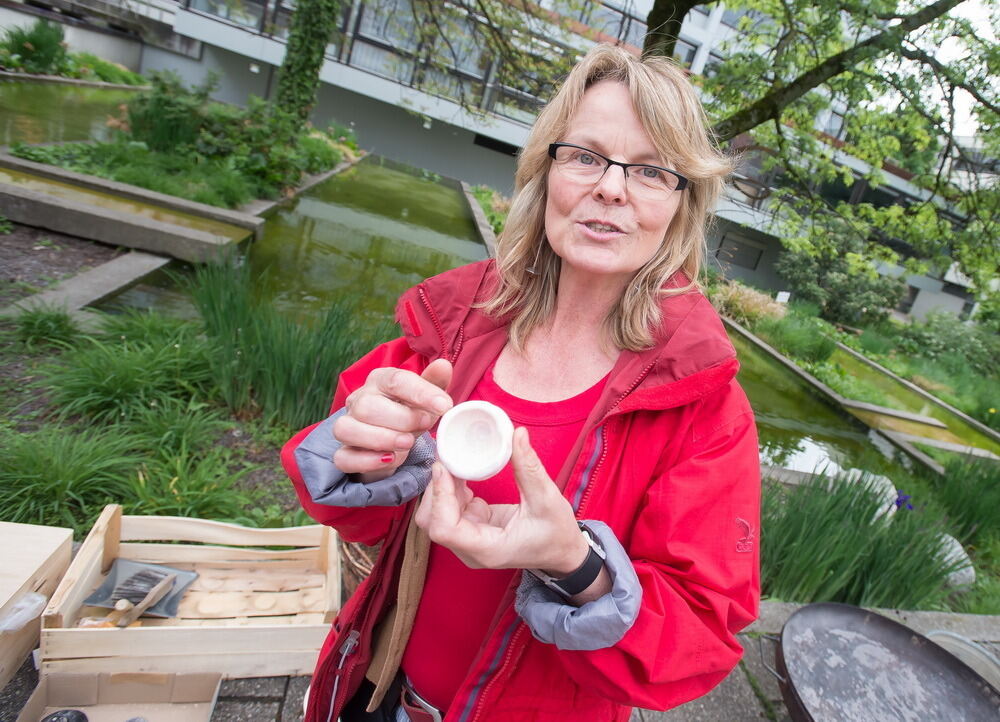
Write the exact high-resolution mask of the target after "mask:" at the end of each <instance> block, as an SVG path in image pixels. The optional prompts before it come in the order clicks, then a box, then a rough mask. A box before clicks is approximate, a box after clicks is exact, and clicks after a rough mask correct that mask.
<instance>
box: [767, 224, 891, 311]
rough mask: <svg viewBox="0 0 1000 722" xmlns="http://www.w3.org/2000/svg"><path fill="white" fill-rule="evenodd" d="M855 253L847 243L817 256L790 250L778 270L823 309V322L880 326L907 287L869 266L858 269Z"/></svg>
mask: <svg viewBox="0 0 1000 722" xmlns="http://www.w3.org/2000/svg"><path fill="white" fill-rule="evenodd" d="M851 250H852V249H851V246H850V243H849V242H848V241H846V240H844V241H843V242H837V241H834V242H832V243H831V244H830V245H829V247H827V248H825V249H823V250H820V251H817V252H816V253H815V254H811V253H804V252H796V251H791V250H786V251H783V252H782V253H781V254H780V255H779V256H778V261H777V263H776V264H775V269H776V270H777V272H778V274H779V275H780V276H781V277H782V278H784V279H785V280H786V281H788V283H789V284H790V285H791V287H792V289H793V290H794V291H795V293H796V294H798V296H799V297H801V298H802V299H804V300H807V301H812V302H813V303H815V304H817V305H818V306H819V307H820V308H821V309H822V315H823V318H825V319H827V320H829V321H834V322H837V323H844V324H849V325H854V326H857V325H866V324H872V323H877V322H879V321H882V320H884V319H885V318H887V317H888V315H889V310H890V309H892V308H894V307H895V306H896V305H897V304H898V303H899V301H900V299H901V298H902V297H903V292H904V290H905V288H906V284H905V283H903V281H901V280H899V279H895V278H890V277H888V276H881V275H879V274H878V273H876V272H875V270H874V268H872V267H870V266H869V265H863V266H862V267H856V264H852V259H853V258H856V256H857V254H855V253H851V252H850V251H851Z"/></svg>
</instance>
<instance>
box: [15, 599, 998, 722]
mask: <svg viewBox="0 0 1000 722" xmlns="http://www.w3.org/2000/svg"><path fill="white" fill-rule="evenodd" d="M799 608H800V605H796V604H780V603H772V602H765V603H764V604H762V605H761V616H760V619H758V621H757V622H755V623H754V624H753V625H752V626H751V627H750V629H749V630H748V632H747V633H745V634H741V635H740V643H741V644H742V645H743V648H744V655H743V660H742V661H741V662H740V664H739V665H738V666H737V667H736V669H734V670H733V671H732V672H731V673H730V675H729V676H728V677H726V679H725V680H723V682H722V683H721V684H719V686H718V687H716V688H715V689H714V690H712V691H711V692H710V693H708V694H707V695H705V696H704V697H702V698H700V699H697V700H694V701H692V702H689V703H688V704H685V705H682V706H681V707H677V708H675V709H672V710H668V711H666V712H659V711H653V710H643V709H636V710H635V711H634V712H633V713H632V718H631V722H759V721H760V720H771V721H772V722H790V719H791V718H790V716H789V714H788V710H787V709H786V708H785V705H784V702H783V701H782V699H781V690H780V689H779V687H778V682H777V680H776V679H775V678H774V676H773V675H772V674H771V673H770V672H769V671H768V670H767V667H766V666H765V661H766V663H767V665H772V666H773V664H774V645H773V643H771V642H770V641H768V640H767V639H766V638H765V639H763V640H761V641H760V642H758V638H759V637H760V636H761V635H762V634H773V633H778V632H780V631H781V627H782V626H783V625H784V623H785V621H786V620H787V619H788V617H789V616H791V614H793V613H794V612H795V611H796V610H797V609H799ZM879 611H880V612H882V613H883V614H886V615H887V616H890V617H892V618H895V619H898V620H899V621H902V622H904V623H906V624H907V625H908V626H910V627H911V628H913V629H915V630H917V631H920V632H921V633H927V632H929V631H932V630H935V629H946V630H950V631H952V632H954V633H956V634H961V635H962V636H965V637H968V638H970V639H976V640H977V641H978V642H979V643H980V644H981V646H982V647H984V648H985V649H987V650H988V651H990V652H991V653H992V654H994V655H996V654H1000V617H997V616H987V615H972V614H952V613H946V612H907V611H898V610H879ZM758 645H762V649H763V655H762V654H761V647H760V646H758ZM762 656H763V660H762V659H761V657H762ZM37 683H38V674H37V672H35V670H34V667H33V666H32V664H31V659H30V657H29V658H28V659H27V660H25V662H24V664H23V665H22V666H21V668H20V670H19V671H18V673H17V675H16V676H15V677H14V679H13V680H12V681H11V682H10V683H9V684H8V685H7V687H5V688H4V689H3V690H2V691H0V722H12V721H13V720H14V719H16V717H17V714H18V713H19V711H20V709H21V707H23V706H24V703H25V701H27V699H28V697H29V696H30V694H31V691H32V690H33V689H34V687H35V685H36V684H37ZM308 685H309V677H262V678H255V679H233V680H225V681H223V683H222V686H221V687H220V689H219V700H218V703H217V704H216V707H215V711H214V712H213V714H212V722H301V720H302V698H303V696H304V694H305V690H306V688H307V686H308Z"/></svg>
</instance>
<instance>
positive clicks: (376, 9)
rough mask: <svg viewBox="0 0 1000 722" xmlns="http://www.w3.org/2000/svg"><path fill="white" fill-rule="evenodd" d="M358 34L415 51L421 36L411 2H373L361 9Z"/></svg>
mask: <svg viewBox="0 0 1000 722" xmlns="http://www.w3.org/2000/svg"><path fill="white" fill-rule="evenodd" d="M358 33H359V34H361V35H365V36H367V37H369V38H372V39H373V40H381V41H382V42H383V43H385V44H386V45H392V46H393V47H395V48H399V49H401V50H409V51H411V52H412V51H415V50H416V49H417V43H418V42H419V34H418V32H417V28H416V24H415V21H414V19H413V7H412V5H411V3H410V0H372V1H369V2H367V3H365V4H364V6H362V8H361V22H360V23H359V24H358Z"/></svg>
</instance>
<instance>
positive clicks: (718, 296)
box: [710, 281, 786, 326]
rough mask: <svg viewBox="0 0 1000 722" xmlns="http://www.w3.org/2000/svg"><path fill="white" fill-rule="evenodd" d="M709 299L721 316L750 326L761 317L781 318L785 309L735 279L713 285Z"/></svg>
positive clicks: (761, 292)
mask: <svg viewBox="0 0 1000 722" xmlns="http://www.w3.org/2000/svg"><path fill="white" fill-rule="evenodd" d="M710 300H711V301H712V305H713V306H715V308H716V310H717V311H718V312H719V313H721V314H722V315H723V316H728V317H729V318H731V319H733V320H735V321H736V322H738V323H741V324H744V325H750V326H752V325H753V324H755V323H756V322H757V321H759V320H761V319H763V318H782V317H783V316H784V315H785V311H786V309H785V306H784V305H782V304H780V303H778V302H776V301H775V300H774V299H773V298H771V297H770V296H769V295H768V294H766V293H764V292H763V291H758V290H757V289H755V288H750V287H749V286H744V285H743V284H742V283H738V282H736V281H729V282H726V283H721V284H719V285H717V286H714V287H713V290H712V294H711V298H710Z"/></svg>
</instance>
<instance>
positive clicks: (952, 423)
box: [830, 348, 1000, 455]
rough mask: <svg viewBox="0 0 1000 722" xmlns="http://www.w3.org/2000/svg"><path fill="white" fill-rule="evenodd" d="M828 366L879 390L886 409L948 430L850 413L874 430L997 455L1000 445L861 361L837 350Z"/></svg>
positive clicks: (965, 422) (883, 416)
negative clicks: (937, 423)
mask: <svg viewBox="0 0 1000 722" xmlns="http://www.w3.org/2000/svg"><path fill="white" fill-rule="evenodd" d="M830 362H831V363H835V364H837V365H838V366H840V367H842V368H843V369H844V370H846V371H847V372H848V373H850V374H851V375H852V376H854V377H855V378H857V379H860V380H861V381H863V382H865V383H867V384H870V385H872V386H874V387H875V388H877V389H879V391H881V392H882V393H883V394H884V395H885V398H886V405H887V406H889V407H890V408H893V409H899V410H900V411H909V412H911V413H914V414H920V415H921V416H929V417H931V418H932V419H937V420H938V421H940V422H941V423H943V424H944V425H945V426H946V427H947V428H946V429H941V428H939V427H934V426H930V425H928V424H921V423H917V422H913V421H907V420H903V419H897V418H893V417H891V416H885V415H883V414H876V413H872V412H868V411H860V410H852V411H851V413H854V414H855V415H857V416H858V417H859V418H861V419H863V420H864V421H865V422H867V423H869V424H871V425H872V426H874V427H875V428H880V429H881V428H885V429H890V430H893V431H902V432H904V433H908V434H915V435H917V436H924V437H927V438H931V439H937V440H939V441H948V442H951V443H954V444H961V445H964V446H976V447H979V448H980V449H986V450H987V451H991V452H993V453H994V454H997V455H1000V443H998V442H997V441H996V440H994V439H993V438H991V437H989V436H987V435H986V434H984V433H983V432H981V431H980V430H979V429H977V428H976V427H975V426H973V425H972V424H970V423H968V422H967V421H965V420H964V419H962V418H961V417H959V416H956V415H955V414H953V413H951V412H950V411H948V409H946V408H944V407H943V406H940V405H939V404H936V403H934V402H932V401H928V400H927V399H926V398H925V397H924V396H921V395H920V394H918V393H916V392H915V391H913V390H912V389H910V388H908V387H907V386H906V385H905V384H901V383H900V382H898V381H896V380H895V379H893V378H892V377H890V376H886V375H885V374H883V373H882V372H880V371H878V370H877V369H874V368H872V367H871V366H869V365H868V364H866V363H865V362H864V361H859V360H858V359H857V358H855V357H854V356H852V355H851V354H850V353H848V352H847V351H844V350H843V349H841V348H838V349H836V350H835V351H834V352H833V355H831V356H830Z"/></svg>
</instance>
